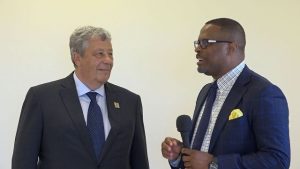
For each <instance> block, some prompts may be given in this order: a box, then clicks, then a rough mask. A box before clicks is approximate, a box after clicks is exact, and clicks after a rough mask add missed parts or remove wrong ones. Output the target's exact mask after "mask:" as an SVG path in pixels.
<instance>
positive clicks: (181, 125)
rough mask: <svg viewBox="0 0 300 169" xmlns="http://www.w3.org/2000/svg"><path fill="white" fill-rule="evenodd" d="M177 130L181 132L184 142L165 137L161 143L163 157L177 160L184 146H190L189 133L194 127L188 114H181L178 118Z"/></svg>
mask: <svg viewBox="0 0 300 169" xmlns="http://www.w3.org/2000/svg"><path fill="white" fill-rule="evenodd" d="M176 126H177V130H178V131H179V132H180V133H181V137H182V140H183V143H181V142H180V141H179V140H177V139H175V138H171V137H167V138H165V140H164V141H163V142H162V144H161V152H162V155H163V157H165V158H166V159H168V160H175V159H177V158H178V156H179V154H180V153H181V149H182V148H183V147H189V144H190V141H189V133H190V131H191V129H192V122H191V118H190V117H189V116H187V115H182V116H179V117H178V118H177V120H176Z"/></svg>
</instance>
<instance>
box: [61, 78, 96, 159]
mask: <svg viewBox="0 0 300 169" xmlns="http://www.w3.org/2000/svg"><path fill="white" fill-rule="evenodd" d="M62 86H63V88H62V89H61V91H60V96H61V98H62V101H63V103H64V105H65V107H66V109H67V112H68V114H69V116H70V118H71V119H72V121H73V122H74V124H75V126H76V128H77V130H78V131H79V133H80V137H81V140H82V142H83V144H84V145H85V147H86V149H87V151H88V152H89V154H90V155H91V158H93V159H95V160H96V158H95V155H94V151H93V147H92V142H91V140H90V136H89V133H88V130H87V127H86V124H85V121H84V117H83V112H82V108H81V105H80V102H79V98H78V95H77V90H76V86H75V82H74V79H73V73H72V74H71V75H69V76H68V77H67V78H65V81H64V83H63V84H62Z"/></svg>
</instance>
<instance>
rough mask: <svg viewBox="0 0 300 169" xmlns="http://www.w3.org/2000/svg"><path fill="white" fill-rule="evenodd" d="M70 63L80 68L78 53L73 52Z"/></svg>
mask: <svg viewBox="0 0 300 169" xmlns="http://www.w3.org/2000/svg"><path fill="white" fill-rule="evenodd" d="M72 61H73V63H74V64H75V65H76V66H80V62H81V56H80V54H79V53H77V52H74V53H73V56H72Z"/></svg>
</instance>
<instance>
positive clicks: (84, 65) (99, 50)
mask: <svg viewBox="0 0 300 169" xmlns="http://www.w3.org/2000/svg"><path fill="white" fill-rule="evenodd" d="M87 44H88V45H87V48H86V49H85V51H84V54H83V56H80V54H79V53H75V57H74V62H75V64H76V65H77V67H76V70H75V72H76V75H77V76H78V78H79V79H80V80H81V81H82V82H83V83H85V84H86V85H87V86H88V87H89V88H91V89H97V88H99V87H100V86H101V85H103V84H104V83H106V82H107V80H108V79H109V76H110V73H111V70H112V67H113V50H112V45H111V42H110V40H105V41H103V40H102V39H101V38H91V39H90V40H89V41H88V43H87Z"/></svg>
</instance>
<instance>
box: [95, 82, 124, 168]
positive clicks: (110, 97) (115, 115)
mask: <svg viewBox="0 0 300 169" xmlns="http://www.w3.org/2000/svg"><path fill="white" fill-rule="evenodd" d="M105 94H106V104H107V111H108V118H109V122H110V125H111V129H110V132H109V134H108V137H107V139H106V141H105V144H104V147H103V150H102V152H101V155H100V158H99V161H98V163H101V161H102V160H104V158H105V154H107V153H108V152H109V151H110V149H111V146H112V145H113V143H114V142H115V141H119V140H117V139H116V136H117V135H118V133H119V132H120V128H119V124H120V120H121V119H120V116H119V113H120V109H121V107H120V105H119V104H120V100H119V97H118V93H116V92H115V91H114V90H113V88H112V86H111V84H110V83H108V82H107V83H106V84H105Z"/></svg>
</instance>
